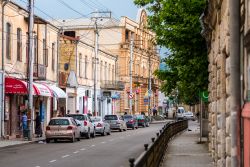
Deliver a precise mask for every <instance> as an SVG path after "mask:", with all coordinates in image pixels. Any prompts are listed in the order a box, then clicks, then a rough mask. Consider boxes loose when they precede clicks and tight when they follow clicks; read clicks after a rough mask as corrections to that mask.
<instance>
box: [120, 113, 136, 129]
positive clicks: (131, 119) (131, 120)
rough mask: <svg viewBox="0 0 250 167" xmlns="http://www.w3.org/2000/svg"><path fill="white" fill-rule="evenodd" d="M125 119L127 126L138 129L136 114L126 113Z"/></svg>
mask: <svg viewBox="0 0 250 167" xmlns="http://www.w3.org/2000/svg"><path fill="white" fill-rule="evenodd" d="M123 119H124V121H125V122H126V124H127V128H132V129H135V128H136V129H137V128H138V121H137V119H136V116H134V115H124V116H123Z"/></svg>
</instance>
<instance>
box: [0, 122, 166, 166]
mask: <svg viewBox="0 0 250 167" xmlns="http://www.w3.org/2000/svg"><path fill="white" fill-rule="evenodd" d="M163 125H164V123H159V124H151V125H150V127H148V128H139V129H137V130H127V131H125V132H118V131H113V132H112V133H111V135H110V136H104V137H101V136H96V138H94V139H82V140H81V141H80V142H75V143H70V142H67V141H64V142H58V143H54V142H52V143H49V144H45V143H34V144H28V145H23V146H16V147H11V148H5V149H1V151H0V166H1V167H48V166H49V167H52V166H53V167H69V166H70V167H78V166H81V167H84V166H88V167H99V166H100V167H123V166H124V167H125V166H129V163H128V159H129V158H130V157H138V156H139V155H140V153H141V152H142V151H143V149H144V147H143V145H144V144H145V143H150V142H151V138H152V137H154V136H156V132H159V130H160V129H161V128H162V127H163Z"/></svg>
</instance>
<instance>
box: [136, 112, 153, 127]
mask: <svg viewBox="0 0 250 167" xmlns="http://www.w3.org/2000/svg"><path fill="white" fill-rule="evenodd" d="M136 119H137V121H138V126H142V127H149V122H150V119H149V117H147V116H145V115H137V116H136Z"/></svg>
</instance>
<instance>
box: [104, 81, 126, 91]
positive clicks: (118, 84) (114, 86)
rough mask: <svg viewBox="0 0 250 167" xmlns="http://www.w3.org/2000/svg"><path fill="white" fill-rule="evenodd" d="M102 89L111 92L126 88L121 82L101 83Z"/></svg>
mask: <svg viewBox="0 0 250 167" xmlns="http://www.w3.org/2000/svg"><path fill="white" fill-rule="evenodd" d="M100 87H101V88H102V89H109V90H123V89H124V88H125V86H124V83H123V82H121V81H106V80H105V81H101V84H100Z"/></svg>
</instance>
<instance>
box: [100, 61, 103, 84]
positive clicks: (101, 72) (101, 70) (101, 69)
mask: <svg viewBox="0 0 250 167" xmlns="http://www.w3.org/2000/svg"><path fill="white" fill-rule="evenodd" d="M102 75H103V64H102V61H101V65H100V81H101V82H102V80H103V79H102V78H103V76H102Z"/></svg>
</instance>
